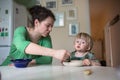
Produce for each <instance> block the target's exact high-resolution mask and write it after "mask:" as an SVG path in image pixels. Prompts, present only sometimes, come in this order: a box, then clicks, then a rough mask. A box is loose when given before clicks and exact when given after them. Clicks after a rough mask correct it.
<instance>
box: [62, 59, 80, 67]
mask: <svg viewBox="0 0 120 80" xmlns="http://www.w3.org/2000/svg"><path fill="white" fill-rule="evenodd" d="M63 65H65V66H75V67H80V66H82V60H71V62H63Z"/></svg>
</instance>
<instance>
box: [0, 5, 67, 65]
mask: <svg viewBox="0 0 120 80" xmlns="http://www.w3.org/2000/svg"><path fill="white" fill-rule="evenodd" d="M28 11H29V14H30V15H29V18H28V20H29V22H30V23H29V24H28V26H27V27H25V26H19V27H18V28H17V29H16V30H15V32H14V38H13V42H12V46H11V50H10V54H9V56H8V57H7V59H6V60H5V61H4V62H3V63H2V65H11V61H10V60H11V58H15V59H20V58H31V59H32V61H31V64H51V63H52V57H54V58H57V59H59V60H61V61H64V60H65V59H66V58H68V57H69V52H68V51H66V50H54V49H51V48H52V43H51V38H50V35H49V33H50V32H51V30H52V27H53V24H54V21H55V16H54V14H53V13H52V12H51V11H50V10H48V9H46V8H45V7H42V6H38V5H36V6H33V7H32V8H30V9H29V10H28Z"/></svg>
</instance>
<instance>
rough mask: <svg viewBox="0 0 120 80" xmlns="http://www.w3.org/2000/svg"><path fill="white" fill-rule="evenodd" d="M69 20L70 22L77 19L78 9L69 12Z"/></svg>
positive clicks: (71, 9)
mask: <svg viewBox="0 0 120 80" xmlns="http://www.w3.org/2000/svg"><path fill="white" fill-rule="evenodd" d="M67 19H68V20H73V19H77V12H76V8H70V9H69V10H68V11H67Z"/></svg>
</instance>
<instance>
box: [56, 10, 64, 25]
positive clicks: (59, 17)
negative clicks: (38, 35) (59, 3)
mask: <svg viewBox="0 0 120 80" xmlns="http://www.w3.org/2000/svg"><path fill="white" fill-rule="evenodd" d="M54 14H55V18H56V21H55V23H54V27H63V26H64V12H55V13H54Z"/></svg>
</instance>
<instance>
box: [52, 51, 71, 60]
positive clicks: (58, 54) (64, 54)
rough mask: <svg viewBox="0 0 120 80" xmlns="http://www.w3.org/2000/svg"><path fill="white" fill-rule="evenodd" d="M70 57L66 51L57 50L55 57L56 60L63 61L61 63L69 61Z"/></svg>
mask: <svg viewBox="0 0 120 80" xmlns="http://www.w3.org/2000/svg"><path fill="white" fill-rule="evenodd" d="M69 56H70V53H69V52H68V51H66V50H56V51H55V53H54V55H53V57H54V58H56V59H59V60H61V62H63V61H65V60H66V59H68V58H69Z"/></svg>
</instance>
